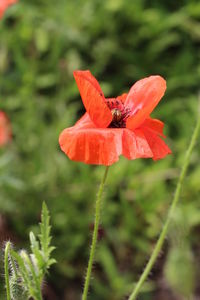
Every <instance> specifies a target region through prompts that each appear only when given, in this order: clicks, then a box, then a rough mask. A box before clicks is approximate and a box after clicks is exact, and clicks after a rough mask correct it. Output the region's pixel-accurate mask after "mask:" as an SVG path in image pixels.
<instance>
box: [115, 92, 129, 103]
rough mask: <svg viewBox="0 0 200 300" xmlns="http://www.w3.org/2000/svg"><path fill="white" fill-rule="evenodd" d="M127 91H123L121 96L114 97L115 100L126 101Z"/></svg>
mask: <svg viewBox="0 0 200 300" xmlns="http://www.w3.org/2000/svg"><path fill="white" fill-rule="evenodd" d="M127 95H128V94H127V93H124V94H122V95H121V96H118V97H117V98H116V100H119V101H121V102H122V103H125V101H126V98H127Z"/></svg>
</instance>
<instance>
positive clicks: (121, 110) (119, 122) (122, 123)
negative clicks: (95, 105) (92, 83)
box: [106, 98, 130, 128]
mask: <svg viewBox="0 0 200 300" xmlns="http://www.w3.org/2000/svg"><path fill="white" fill-rule="evenodd" d="M106 103H107V105H108V107H109V108H110V110H111V113H112V122H111V123H110V125H109V128H125V127H126V119H127V118H128V116H129V114H130V110H129V109H128V108H125V107H124V104H123V103H122V102H121V101H120V100H117V99H115V98H111V99H107V100H106Z"/></svg>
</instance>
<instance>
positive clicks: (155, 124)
mask: <svg viewBox="0 0 200 300" xmlns="http://www.w3.org/2000/svg"><path fill="white" fill-rule="evenodd" d="M141 127H147V128H149V129H150V130H152V131H154V132H155V133H156V134H159V135H161V136H163V137H165V135H164V134H163V128H164V123H163V122H162V121H160V120H158V119H152V118H147V119H146V120H145V121H144V122H143V123H142V125H141Z"/></svg>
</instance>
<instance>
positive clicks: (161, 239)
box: [128, 116, 200, 300]
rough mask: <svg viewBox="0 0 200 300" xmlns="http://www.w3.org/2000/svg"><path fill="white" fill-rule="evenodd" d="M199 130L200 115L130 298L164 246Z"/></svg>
mask: <svg viewBox="0 0 200 300" xmlns="http://www.w3.org/2000/svg"><path fill="white" fill-rule="evenodd" d="M199 131H200V116H198V120H197V124H196V127H195V129H194V132H193V135H192V138H191V142H190V145H189V147H188V149H187V152H186V156H185V160H184V162H183V166H182V170H181V173H180V177H179V179H178V183H177V186H176V191H175V194H174V198H173V200H172V204H171V207H170V209H169V213H168V216H167V219H166V221H165V224H164V226H163V228H162V231H161V233H160V236H159V239H158V241H157V243H156V245H155V248H154V250H153V253H152V255H151V257H150V259H149V261H148V263H147V265H146V267H145V269H144V271H143V273H142V275H141V277H140V279H139V281H138V282H137V284H136V286H135V288H134V290H133V292H132V294H131V295H130V297H129V298H128V300H134V299H136V297H137V295H138V293H139V291H140V289H141V287H142V285H143V283H144V281H145V280H146V278H147V277H148V275H149V273H150V271H151V269H152V267H153V265H154V263H155V261H156V258H157V257H158V255H159V252H160V250H161V248H162V245H163V243H164V240H165V238H166V235H167V231H168V228H169V224H170V221H171V220H172V218H173V214H174V211H175V209H176V205H177V203H178V200H179V197H180V191H181V187H182V183H183V180H184V178H185V175H186V172H187V169H188V165H189V162H190V157H191V154H192V150H193V148H194V145H195V142H196V141H197V138H198V134H199Z"/></svg>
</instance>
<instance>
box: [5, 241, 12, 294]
mask: <svg viewBox="0 0 200 300" xmlns="http://www.w3.org/2000/svg"><path fill="white" fill-rule="evenodd" d="M9 252H10V242H7V243H6V246H5V257H4V270H5V282H6V295H7V300H11V294H10V282H9V262H8V257H9Z"/></svg>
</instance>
